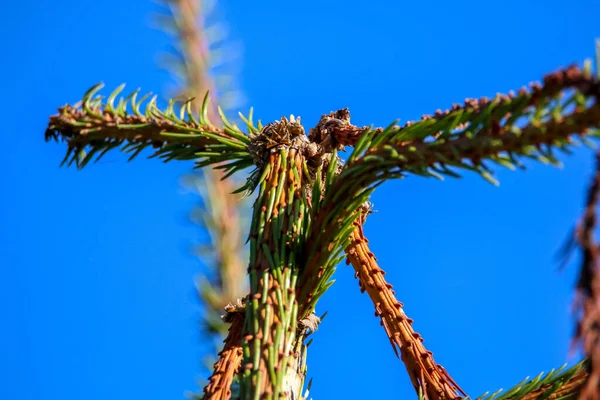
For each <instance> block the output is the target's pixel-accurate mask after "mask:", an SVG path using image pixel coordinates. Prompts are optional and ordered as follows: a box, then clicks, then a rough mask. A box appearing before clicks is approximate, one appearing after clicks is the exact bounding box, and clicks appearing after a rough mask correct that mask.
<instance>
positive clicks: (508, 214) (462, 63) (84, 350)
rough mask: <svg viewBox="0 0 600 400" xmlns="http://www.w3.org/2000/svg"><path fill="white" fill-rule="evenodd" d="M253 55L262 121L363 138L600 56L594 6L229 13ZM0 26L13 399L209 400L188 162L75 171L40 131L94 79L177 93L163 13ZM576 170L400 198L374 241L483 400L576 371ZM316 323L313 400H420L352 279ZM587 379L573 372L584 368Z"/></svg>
mask: <svg viewBox="0 0 600 400" xmlns="http://www.w3.org/2000/svg"><path fill="white" fill-rule="evenodd" d="M221 3H222V4H221V6H220V9H221V11H223V13H222V15H223V16H224V17H225V18H226V22H227V24H228V26H229V28H230V30H231V36H232V37H233V38H234V39H236V40H241V41H242V43H243V47H244V54H243V58H242V60H243V69H242V72H241V74H240V75H239V77H238V78H239V81H240V85H241V88H242V90H243V91H244V94H245V96H246V97H247V99H248V105H253V106H254V107H255V115H256V116H257V117H258V118H260V119H262V120H263V122H264V121H270V120H273V119H277V118H279V117H281V116H282V115H289V114H294V115H300V116H302V120H303V122H304V123H305V124H306V125H307V126H311V125H313V124H314V123H315V122H316V121H317V120H318V118H319V117H320V116H321V115H322V114H324V113H328V112H329V111H332V110H335V109H338V108H341V107H349V108H350V110H351V112H352V115H353V122H354V123H356V124H358V125H367V124H371V123H373V124H375V125H387V124H389V123H390V122H391V121H393V120H395V119H397V118H400V119H401V120H404V121H405V120H408V119H414V118H419V117H420V116H421V114H423V113H433V112H434V111H435V110H436V109H438V108H447V107H449V106H450V105H451V104H452V103H454V102H461V101H462V100H463V99H464V98H465V97H479V96H484V95H486V96H493V95H494V94H495V93H496V92H507V91H508V90H510V89H518V88H519V87H520V86H522V85H525V84H527V83H528V82H530V81H532V80H538V79H540V78H541V77H542V75H543V74H544V73H546V72H549V71H551V70H553V69H555V68H557V67H561V66H566V65H568V64H570V63H572V62H579V63H580V62H582V61H583V60H584V59H585V58H587V57H591V56H593V52H594V39H595V38H597V37H600V26H599V25H598V23H597V16H598V13H599V12H600V5H599V4H598V2H597V1H595V0H573V1H570V2H568V3H565V2H559V1H554V0H545V1H541V0H540V1H522V0H521V1H517V0H507V1H503V2H502V3H501V4H499V3H497V2H487V3H485V2H483V3H482V2H481V1H474V0H465V1H461V2H458V3H456V2H449V1H423V2H398V1H392V0H388V1H372V2H367V3H364V2H355V1H346V2H333V1H323V0H322V1H304V2H301V3H298V4H295V3H292V2H281V1H262V2H221ZM4 9H5V19H4V23H3V24H2V25H0V33H1V35H0V37H2V39H1V41H2V47H3V57H2V58H3V60H4V62H2V63H1V64H0V76H2V80H1V81H2V83H1V87H2V97H0V106H1V108H2V109H3V110H4V127H3V137H4V138H5V139H4V140H5V151H4V153H3V156H2V157H0V169H1V170H2V171H4V173H3V174H2V175H1V177H0V183H1V185H2V188H3V191H2V196H1V200H0V201H1V202H2V207H0V221H2V222H1V223H0V266H1V268H2V273H3V278H2V279H0V304H1V306H0V307H1V308H0V313H1V315H3V317H4V323H3V324H2V327H3V329H2V330H0V340H1V341H0V343H2V344H1V345H0V373H1V376H2V377H3V378H2V385H0V398H2V399H12V400H33V399H39V398H41V397H43V398H45V399H48V400H72V399H73V400H74V399H80V398H81V397H82V396H83V397H85V398H87V399H88V400H95V399H106V398H110V399H114V400H119V399H137V398H140V399H141V398H144V399H147V400H166V399H169V400H172V399H182V398H183V394H184V392H185V391H187V390H195V389H196V384H195V379H196V378H197V377H199V374H200V371H201V367H200V359H201V355H202V353H201V346H200V343H199V340H198V336H197V331H196V325H195V324H196V321H197V318H198V316H199V312H200V310H199V308H198V305H197V303H196V299H195V297H194V285H193V278H194V276H195V275H196V274H197V273H198V271H199V270H200V268H201V265H200V264H199V262H198V261H197V260H196V259H195V258H193V257H192V256H190V255H189V252H188V250H189V246H190V244H191V242H192V241H194V240H196V239H197V238H198V237H199V236H200V232H198V231H197V229H196V228H195V227H194V226H193V225H191V224H190V223H189V222H188V221H187V215H188V212H189V211H190V209H191V208H192V207H193V205H194V204H195V202H196V201H197V198H196V197H194V196H192V195H186V194H184V193H183V191H182V190H181V186H180V183H179V180H180V178H181V176H182V175H183V174H184V173H186V172H188V171H189V170H190V168H191V164H189V163H171V164H168V165H166V166H165V165H163V164H162V163H160V162H158V161H156V160H144V159H138V160H136V161H135V162H132V163H130V164H127V163H126V157H124V156H122V155H119V154H116V153H115V154H112V155H109V156H106V157H105V158H104V159H103V162H101V163H98V164H96V165H92V166H90V167H89V168H86V169H85V170H84V171H77V170H75V169H59V168H58V164H59V162H60V160H61V159H62V154H63V151H64V147H63V146H60V145H56V144H46V143H44V141H43V131H44V128H45V125H46V123H47V118H48V116H49V115H51V114H53V113H54V112H55V111H56V108H57V107H58V106H61V105H63V104H65V103H67V102H71V103H72V102H75V101H77V100H79V98H80V97H81V95H82V94H83V93H84V92H85V90H86V89H87V88H88V87H90V86H91V85H92V84H94V83H96V82H98V81H104V82H106V84H107V86H108V87H109V88H111V87H116V86H117V85H118V84H120V83H122V82H126V83H127V84H128V87H129V88H130V89H132V88H136V87H142V89H143V90H147V91H153V92H155V93H164V92H165V90H166V89H167V87H168V84H169V82H170V78H169V75H168V73H166V72H165V71H163V70H161V69H160V68H159V67H158V65H157V62H156V60H157V54H158V53H159V52H160V51H163V50H165V49H166V48H167V46H168V45H169V43H170V42H169V38H168V37H167V36H166V35H164V34H163V33H162V32H161V31H159V30H156V29H154V28H152V27H151V24H150V21H151V16H152V14H153V12H155V10H156V5H155V4H154V3H153V2H151V1H147V0H130V1H127V2H124V1H123V2H122V1H117V0H105V1H102V2H98V1H90V0H79V1H74V0H64V1H61V2H44V1H33V2H29V3H27V2H8V3H7V5H6V6H5V7H4ZM563 160H564V161H565V167H564V168H563V169H562V170H561V169H556V168H553V167H548V166H543V165H535V164H529V165H530V168H529V170H528V171H527V172H525V173H523V172H510V171H499V173H498V177H499V179H500V181H501V186H500V187H498V188H496V187H493V186H491V185H489V184H487V183H486V182H485V181H483V180H482V179H481V178H479V177H477V176H465V178H464V179H462V180H450V181H446V182H439V181H434V180H423V179H419V178H414V177H411V178H409V179H405V180H403V181H395V182H389V183H387V184H385V185H384V186H383V187H381V188H379V189H378V191H377V192H376V194H375V195H374V197H373V202H374V203H375V208H376V210H377V211H378V212H377V213H376V214H374V215H373V216H371V217H370V220H369V221H368V223H367V225H366V233H367V235H368V237H369V239H370V242H371V244H372V247H373V251H374V253H375V254H376V255H377V257H378V259H379V261H380V264H381V266H382V267H383V268H384V269H385V270H386V271H387V272H388V274H387V277H388V278H389V281H390V282H391V283H393V284H394V286H395V289H396V292H397V295H398V298H399V299H400V300H401V301H403V302H404V304H405V311H406V313H407V315H408V316H410V317H411V318H413V319H414V320H415V324H414V326H415V328H416V330H417V331H418V332H419V333H421V334H422V335H423V337H424V338H425V345H426V347H427V348H428V349H430V350H432V351H433V352H434V355H435V358H436V360H437V361H438V362H439V363H441V364H442V365H444V366H445V367H446V369H447V370H448V371H449V373H450V374H451V375H452V376H453V377H454V378H455V380H456V381H457V382H458V383H459V384H460V385H461V386H462V387H463V388H464V389H466V390H467V392H468V393H469V394H471V395H472V396H477V395H479V394H481V393H482V392H484V391H486V390H492V391H493V390H495V389H497V388H500V387H504V388H508V387H510V386H512V385H513V384H515V383H517V382H518V381H520V380H521V379H523V378H524V377H525V376H527V375H532V376H533V375H537V374H538V373H539V372H541V371H548V370H550V369H552V368H554V367H558V366H560V365H562V364H563V363H564V362H566V361H569V359H568V347H569V340H570V335H571V332H572V319H571V316H570V314H569V312H570V304H571V299H572V284H573V280H574V276H575V265H573V266H571V268H570V269H568V270H567V271H565V272H564V273H563V274H558V273H557V272H556V263H555V261H554V258H553V256H554V254H555V253H556V250H557V249H558V248H559V246H560V245H561V244H562V241H563V239H564V238H565V236H566V234H567V232H568V230H569V229H570V228H571V227H572V225H573V223H574V221H575V220H576V218H577V216H578V214H579V212H580V210H581V207H582V203H583V198H584V192H585V186H586V181H587V178H588V176H589V172H590V167H591V161H592V158H591V153H590V151H589V150H585V149H584V150H581V151H578V152H576V153H575V154H574V155H573V156H572V157H570V158H568V159H566V158H563ZM335 278H336V279H337V283H336V284H335V285H334V286H333V288H332V289H331V290H330V292H329V293H328V294H327V295H326V296H325V297H324V298H323V300H322V301H321V302H320V303H319V305H318V312H319V313H321V312H324V311H328V312H329V314H328V317H327V319H326V320H325V321H324V323H323V325H322V326H321V329H320V330H319V331H318V332H317V334H316V335H315V336H314V339H315V340H314V343H313V345H312V346H311V349H310V353H309V376H310V377H314V383H313V396H314V398H315V399H323V398H410V397H411V396H412V395H413V394H412V388H411V385H410V382H409V380H408V378H407V377H406V375H405V372H404V367H403V365H402V364H401V362H400V360H398V359H396V358H395V356H394V354H393V352H392V350H391V348H390V345H389V343H388V341H387V339H386V337H385V334H384V332H383V330H382V328H381V327H380V326H379V322H378V321H377V319H376V318H374V317H373V306H372V305H371V303H370V301H369V300H368V298H367V296H366V295H361V294H360V291H359V289H358V284H357V282H356V281H355V280H354V278H353V272H352V270H351V269H350V267H345V266H340V267H339V270H338V271H337V272H336V276H335ZM571 361H576V360H571Z"/></svg>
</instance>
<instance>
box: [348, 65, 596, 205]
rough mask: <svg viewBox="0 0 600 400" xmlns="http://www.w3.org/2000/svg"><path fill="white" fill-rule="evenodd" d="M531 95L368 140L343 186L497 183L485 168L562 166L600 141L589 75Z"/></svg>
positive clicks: (480, 104)
mask: <svg viewBox="0 0 600 400" xmlns="http://www.w3.org/2000/svg"><path fill="white" fill-rule="evenodd" d="M530 88H531V91H527V90H525V89H524V88H523V89H521V90H520V91H519V94H518V95H515V94H514V93H512V92H511V94H510V95H508V96H505V95H498V96H496V98H495V99H493V100H491V101H490V100H488V99H486V98H482V99H480V100H468V101H466V102H465V106H464V107H460V106H458V105H455V106H454V107H453V109H452V110H448V111H446V112H441V111H439V112H438V113H437V115H436V116H435V117H425V118H424V119H423V120H421V121H420V122H417V123H408V124H407V125H405V126H404V127H397V126H394V125H391V126H389V127H388V128H386V129H384V130H382V131H372V132H370V133H369V134H366V135H363V136H361V139H360V140H359V142H357V144H356V147H355V150H354V152H353V153H352V155H351V156H350V158H349V161H348V165H347V167H346V171H344V172H342V175H341V176H340V178H339V181H340V182H346V183H347V182H348V181H350V180H351V179H350V177H352V176H355V175H356V176H358V175H361V176H362V177H363V178H362V179H365V180H368V181H369V183H367V185H373V184H376V183H378V182H382V181H384V180H385V179H390V178H399V177H404V176H405V175H406V174H408V173H411V174H416V175H420V176H425V177H436V178H442V175H448V176H452V177H457V176H458V174H457V173H456V172H455V171H453V170H451V169H450V168H452V167H453V168H458V169H461V168H462V169H466V170H471V171H475V172H477V173H479V174H481V175H482V177H484V178H485V179H487V180H488V181H490V182H492V183H495V180H494V179H493V177H492V170H491V169H490V168H489V167H488V166H487V165H486V164H484V161H485V160H490V161H493V162H495V163H497V164H500V165H502V166H505V167H507V168H510V169H515V168H516V167H521V166H522V165H521V163H520V162H519V161H518V158H519V157H520V158H523V157H527V158H531V159H535V160H538V161H541V162H544V163H550V164H555V165H556V164H559V163H558V160H557V159H556V158H555V156H554V155H553V150H554V149H555V148H557V149H560V150H563V151H565V152H568V151H569V146H571V145H572V144H573V141H574V139H575V138H576V137H579V138H580V139H581V140H583V141H585V140H586V137H598V136H599V135H600V130H599V129H598V128H599V127H600V102H599V99H598V98H599V96H600V81H599V80H598V79H597V78H595V77H592V75H591V71H590V70H589V69H586V70H584V71H582V70H580V69H579V68H578V67H576V66H572V67H569V68H567V69H564V70H560V71H558V72H555V73H552V74H549V75H547V76H546V77H545V78H544V81H543V85H539V84H536V83H533V84H531V85H530ZM565 97H566V100H563V99H564V98H565ZM523 121H525V123H524V125H523V126H518V123H519V122H523ZM365 183H366V182H365ZM344 192H345V191H344V190H341V191H338V192H337V193H336V196H337V197H339V196H341V195H342V193H344Z"/></svg>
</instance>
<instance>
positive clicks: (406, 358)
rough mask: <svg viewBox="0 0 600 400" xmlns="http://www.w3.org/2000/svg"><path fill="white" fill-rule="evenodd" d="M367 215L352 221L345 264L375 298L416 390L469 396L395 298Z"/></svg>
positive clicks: (432, 399)
mask: <svg viewBox="0 0 600 400" xmlns="http://www.w3.org/2000/svg"><path fill="white" fill-rule="evenodd" d="M365 218H366V213H365V212H361V215H360V216H359V218H357V219H356V220H355V221H354V223H353V224H352V225H353V227H354V230H353V231H352V234H351V242H350V244H349V245H348V246H347V247H346V249H345V251H346V255H347V259H346V264H351V265H352V267H353V268H354V270H355V277H356V278H358V283H359V286H360V290H361V292H363V293H364V292H365V291H366V292H367V294H368V295H369V297H370V298H371V300H372V301H373V304H374V305H375V316H376V317H380V318H381V325H382V326H383V327H384V329H385V332H386V334H387V336H388V338H389V339H390V343H391V345H392V348H393V349H394V353H395V354H396V356H397V357H399V356H401V358H402V361H403V362H404V365H405V366H406V370H407V372H408V375H409V377H410V380H411V381H412V384H413V386H414V388H415V391H416V392H417V393H419V391H420V390H422V391H423V395H424V398H425V399H429V400H438V399H446V400H449V399H460V398H461V395H462V396H466V394H465V393H464V391H463V390H462V389H461V388H460V387H459V386H458V385H457V384H456V382H454V380H453V379H452V378H451V377H450V375H449V374H448V373H447V372H446V370H445V369H444V367H442V366H441V365H439V364H437V363H436V362H435V360H434V359H433V354H432V353H431V352H430V351H428V350H427V349H425V347H424V346H423V338H422V337H421V336H420V335H419V334H418V333H417V332H415V331H414V329H413V327H412V322H413V321H412V319H410V318H408V317H407V316H406V314H404V311H403V310H402V307H403V304H402V303H401V302H399V301H398V300H397V299H396V296H395V292H394V290H393V289H392V285H391V284H389V283H387V282H386V280H385V278H384V275H385V271H383V270H382V269H381V268H380V267H379V265H378V264H377V259H376V258H375V255H373V253H372V252H371V251H370V249H369V245H368V242H369V241H368V240H367V238H366V237H365V236H364V232H363V226H362V225H363V223H364V219H365Z"/></svg>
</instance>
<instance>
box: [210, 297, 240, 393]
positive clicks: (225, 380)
mask: <svg viewBox="0 0 600 400" xmlns="http://www.w3.org/2000/svg"><path fill="white" fill-rule="evenodd" d="M226 308H227V309H228V313H227V315H226V316H225V318H224V319H225V320H226V322H230V323H231V326H230V327H229V333H228V334H227V337H226V338H225V340H224V343H225V345H224V346H223V350H221V352H220V353H219V360H218V361H217V362H216V363H215V364H214V372H213V374H212V375H211V377H210V378H208V385H206V387H205V388H204V397H203V400H228V399H229V398H230V397H231V384H232V383H233V378H234V376H235V375H236V374H237V373H238V372H239V371H240V366H241V365H242V358H243V353H242V332H243V330H244V309H243V306H241V304H238V305H236V306H233V305H230V306H228V307H226Z"/></svg>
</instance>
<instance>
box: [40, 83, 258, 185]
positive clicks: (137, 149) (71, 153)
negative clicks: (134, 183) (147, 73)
mask: <svg viewBox="0 0 600 400" xmlns="http://www.w3.org/2000/svg"><path fill="white" fill-rule="evenodd" d="M123 87H124V85H122V86H120V87H119V88H117V89H116V90H115V91H114V92H113V93H111V94H110V95H109V96H108V98H107V100H106V101H104V98H103V97H102V96H96V93H97V92H98V91H99V90H100V89H101V88H102V85H101V84H100V85H96V86H94V87H92V88H91V89H90V90H88V92H87V93H86V94H85V95H84V96H83V100H82V101H81V102H79V103H78V104H75V105H65V106H64V107H60V108H59V110H58V111H59V112H58V114H56V115H53V116H51V117H50V121H49V123H48V127H47V129H46V133H45V138H46V141H50V140H55V141H58V140H59V139H61V140H63V141H66V142H67V154H66V156H65V158H64V160H63V164H65V163H67V165H71V164H72V163H73V162H75V163H76V165H77V166H78V167H79V168H83V167H84V166H85V165H86V164H87V163H88V162H89V161H91V160H92V159H93V158H94V157H95V160H96V161H98V160H99V159H100V158H101V157H102V156H104V154H106V153H107V152H108V151H110V150H112V149H116V148H121V151H123V152H126V153H130V154H131V156H130V158H129V160H132V159H133V158H135V157H136V156H138V155H139V154H140V153H141V152H142V151H143V150H144V149H146V148H150V147H151V148H153V149H154V154H153V155H152V156H151V157H159V158H162V159H164V161H165V162H166V161H170V160H197V161H198V165H197V166H198V167H203V166H206V165H211V164H216V163H221V162H226V161H230V163H229V164H227V165H226V166H221V167H220V168H222V169H224V170H225V171H226V172H227V174H226V175H229V173H233V172H235V171H237V170H240V169H243V168H246V167H248V166H251V165H252V159H251V158H250V155H249V153H248V144H249V143H250V137H249V136H247V135H246V134H244V133H243V132H242V131H240V130H239V129H238V128H237V127H235V126H233V125H231V124H229V122H228V121H227V120H226V119H225V118H224V117H223V118H222V122H223V124H224V128H223V129H220V128H216V127H215V126H214V125H213V123H212V122H211V121H210V120H209V118H208V93H207V95H206V96H205V98H204V102H203V105H202V110H201V111H200V113H199V115H194V113H193V112H192V109H191V102H187V103H185V104H184V105H183V106H181V108H180V109H178V110H175V106H174V104H175V102H174V101H173V100H171V102H170V103H169V106H168V107H167V108H166V110H164V111H162V110H160V109H159V108H158V107H157V106H156V96H155V97H153V98H152V99H151V100H150V101H149V102H148V103H147V104H146V105H145V110H144V111H143V112H142V111H141V109H140V108H141V104H142V103H143V102H144V100H145V98H146V97H147V96H144V97H143V98H142V99H140V100H139V101H138V100H137V94H138V92H139V89H138V90H136V91H135V92H133V93H131V94H130V95H129V96H127V97H126V98H119V99H118V102H117V104H116V105H115V101H117V96H118V94H119V93H120V92H121V91H122V89H123ZM128 107H130V108H131V111H132V112H128V110H127V108H128ZM254 129H256V128H254Z"/></svg>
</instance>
